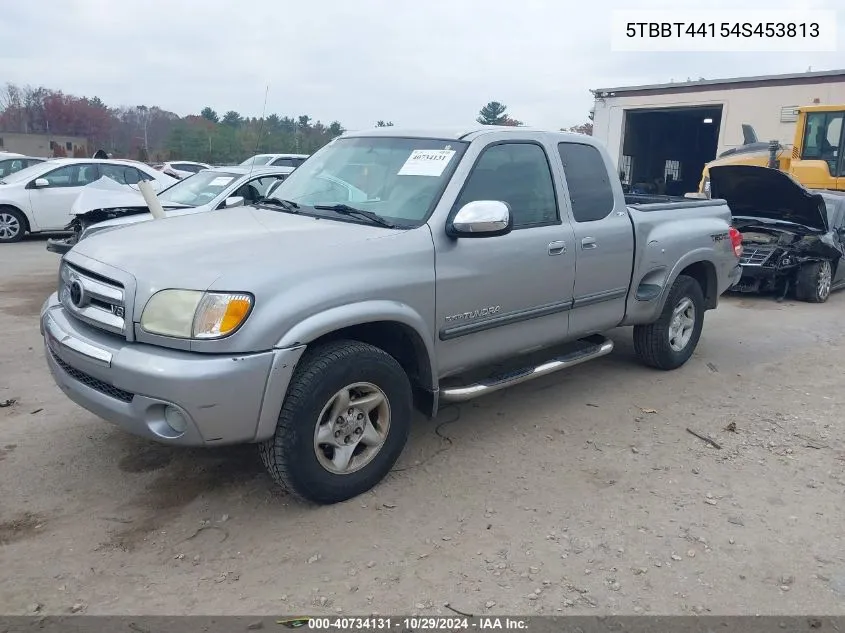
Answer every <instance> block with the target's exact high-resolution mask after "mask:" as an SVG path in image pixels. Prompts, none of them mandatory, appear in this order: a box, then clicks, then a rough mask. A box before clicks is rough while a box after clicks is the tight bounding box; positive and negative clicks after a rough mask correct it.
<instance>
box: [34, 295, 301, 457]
mask: <svg viewBox="0 0 845 633" xmlns="http://www.w3.org/2000/svg"><path fill="white" fill-rule="evenodd" d="M41 334H42V335H43V337H44V354H45V357H46V360H47V365H48V367H49V368H50V372H51V373H52V374H53V378H54V379H55V381H56V384H57V385H58V386H59V387H60V388H61V389H62V391H64V392H65V394H66V395H67V396H68V398H70V399H71V400H73V401H74V402H76V403H77V404H78V405H80V406H82V407H83V408H85V409H87V410H89V411H91V412H92V413H95V414H96V415H98V416H99V417H101V418H103V419H105V420H107V421H109V422H112V423H113V424H116V425H117V426H119V427H121V428H122V429H123V430H125V431H127V432H129V433H132V434H134V435H139V436H142V437H146V438H149V439H152V440H155V441H158V442H162V443H167V444H180V445H186V446H203V445H221V444H239V443H248V442H256V441H261V440H264V439H267V438H268V437H270V436H272V435H273V433H274V432H275V428H276V420H277V419H278V416H279V411H280V410H281V406H282V401H283V399H284V396H285V393H286V391H287V386H288V383H289V382H290V378H291V375H292V374H293V370H294V368H295V366H296V363H297V362H298V360H299V357H300V356H301V355H302V352H303V351H304V349H305V348H304V346H301V347H296V348H289V349H275V350H270V351H266V352H260V353H255V354H246V355H242V356H229V355H225V356H222V355H220V356H218V355H210V354H197V353H192V352H183V351H179V350H171V349H168V348H163V347H156V346H153V345H143V344H138V343H127V342H126V341H125V340H123V339H122V338H119V337H117V336H114V335H110V334H107V333H105V332H102V331H100V330H97V329H95V328H92V327H89V326H87V325H85V324H83V323H80V322H79V321H77V320H75V319H71V318H69V317H68V315H67V314H66V313H65V311H64V309H63V308H62V306H61V305H60V304H59V302H58V299H57V297H56V294H55V293H54V294H53V295H51V296H50V298H49V299H47V301H46V303H45V304H44V306H43V308H42V310H41ZM168 406H169V407H175V408H176V409H177V410H178V411H179V412H180V413H181V414H182V416H183V417H184V419H185V420H187V429H186V430H184V431H183V432H177V431H175V430H174V429H173V428H172V427H171V426H170V425H169V424H167V422H166V420H165V408H166V407H168Z"/></svg>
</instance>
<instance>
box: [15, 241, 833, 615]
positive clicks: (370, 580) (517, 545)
mask: <svg viewBox="0 0 845 633" xmlns="http://www.w3.org/2000/svg"><path fill="white" fill-rule="evenodd" d="M56 266H57V257H56V256H54V255H52V254H50V253H48V252H46V250H45V249H44V242H43V240H31V241H27V242H24V243H21V244H15V245H6V246H2V247H0V323H2V325H3V327H2V331H0V350H2V352H0V401H4V400H7V399H11V398H14V399H16V400H17V402H16V403H15V404H14V405H13V406H10V407H5V408H2V409H0V561H2V562H0V566H2V574H0V612H4V613H8V614H24V613H31V612H33V611H35V610H40V611H41V612H42V613H67V612H69V611H70V610H75V611H79V612H85V613H89V614H106V613H109V614H118V613H126V614H183V613H185V614H187V613H190V614H223V613H227V614H248V613H267V614H271V613H303V612H310V613H314V614H318V613H333V612H339V613H340V612H342V613H345V614H365V613H373V612H376V613H382V614H386V613H411V612H418V613H427V614H434V613H438V612H442V613H449V611H448V609H446V608H445V607H444V603H447V602H448V603H450V604H451V605H452V606H453V607H455V608H457V609H459V610H461V611H465V612H470V613H475V614H480V613H493V614H503V613H512V614H535V613H540V614H556V613H561V612H563V613H573V614H576V613H577V614H593V613H611V612H612V613H625V614H630V613H653V614H684V613H708V612H711V613H717V614H734V613H736V614H739V613H743V614H749V613H761V614H767V613H771V614H787V613H792V614H795V613H816V614H817V613H830V614H833V613H840V614H841V613H845V548H843V541H842V534H843V532H842V523H843V510H842V500H843V492H844V491H845V429H843V424H842V423H841V420H842V416H841V414H840V413H839V411H840V410H841V407H842V405H843V402H844V401H845V390H844V389H843V387H845V383H843V378H842V376H843V374H842V371H841V369H840V367H841V359H842V358H843V353H845V345H843V342H845V340H843V336H842V330H843V328H842V324H843V321H845V318H843V314H845V293H839V294H838V295H834V297H832V298H831V300H830V301H829V302H828V303H827V304H824V305H820V306H816V305H807V304H801V303H792V302H788V301H787V302H785V303H783V304H778V303H776V302H774V301H773V300H771V299H757V298H754V299H748V298H740V299H737V298H730V299H726V300H724V301H723V303H722V305H721V306H720V307H719V309H718V310H717V311H716V312H711V313H708V316H707V322H706V324H705V331H704V335H703V337H702V340H701V343H700V345H699V349H698V352H697V353H696V355H695V356H694V358H693V359H692V360H691V361H690V362H689V363H688V364H687V365H686V366H685V367H684V368H682V369H680V370H678V371H675V372H671V373H662V372H655V371H651V370H648V369H645V368H643V367H641V366H639V365H638V364H637V362H636V361H635V359H634V357H633V353H632V350H631V344H630V332H629V331H627V330H620V331H618V332H615V333H614V334H613V338H614V340H615V341H616V342H617V344H618V345H617V351H616V352H615V353H614V354H612V355H611V356H610V357H607V358H605V359H602V360H599V361H596V362H594V363H592V364H587V365H584V366H582V367H579V368H577V369H575V370H573V371H571V372H569V373H564V374H558V375H557V376H550V377H547V378H545V379H541V380H539V381H536V382H533V383H526V384H524V385H521V386H520V387H517V388H514V389H511V390H509V391H505V392H500V393H498V394H495V395H493V396H491V397H488V398H486V399H483V400H479V401H477V402H475V403H473V404H471V405H465V406H462V407H460V408H458V407H451V408H449V409H447V410H445V411H444V412H443V413H442V414H441V415H440V417H439V418H438V419H437V420H435V421H432V422H429V421H425V420H420V421H419V424H418V425H417V427H416V429H415V432H414V434H413V437H412V439H411V442H410V444H409V446H408V448H407V449H406V451H405V454H404V455H403V457H402V459H401V461H400V464H399V465H398V466H397V468H396V472H394V473H393V474H392V475H390V476H389V477H388V479H387V480H386V481H384V482H383V483H382V484H381V485H380V486H378V487H377V488H376V489H375V490H374V491H372V492H371V493H370V494H367V495H365V496H363V497H361V498H358V499H355V500H352V501H350V502H347V503H344V504H339V505H336V506H332V507H311V506H306V505H303V504H300V503H297V502H294V501H291V500H289V499H288V498H286V497H285V495H284V494H282V493H280V492H279V491H277V490H276V489H274V487H273V485H272V484H271V482H270V480H269V478H268V477H267V476H265V475H264V473H263V471H262V469H261V466H260V464H259V462H258V460H257V458H256V454H255V451H254V448H253V447H241V448H235V449H225V450H224V449H218V450H213V451H212V450H185V449H178V450H173V449H168V448H166V447H161V446H158V445H153V444H150V443H148V442H146V441H141V440H138V439H135V438H133V437H130V436H128V435H125V434H124V433H122V432H120V431H118V430H117V429H115V428H114V427H112V426H110V425H109V424H107V423H105V422H103V421H101V420H99V419H97V418H95V417H94V416H93V415H91V414H89V413H87V412H86V411H84V410H83V409H81V408H79V407H77V406H76V405H74V404H72V403H71V402H70V401H69V400H67V399H66V398H65V397H64V396H63V395H62V394H61V392H60V391H59V390H58V388H56V387H55V386H54V384H53V382H52V380H51V378H50V376H49V373H48V371H47V368H46V366H45V363H44V360H43V355H42V347H41V337H40V335H39V332H38V310H39V308H40V306H41V303H42V301H43V300H44V298H45V297H46V296H47V294H49V293H50V292H51V291H52V289H53V286H54V285H55V277H56ZM729 425H730V426H731V427H733V426H734V425H735V429H736V430H735V432H734V431H730V430H726V427H728V426H729ZM687 427H689V428H690V429H692V430H694V431H697V432H699V433H701V434H705V435H708V436H710V437H712V438H713V439H715V440H716V442H718V443H719V444H720V445H721V449H716V448H714V447H712V446H709V445H708V444H706V443H705V442H703V441H701V440H700V439H697V438H696V437H694V436H693V435H691V434H690V433H688V432H687V431H686V428H687Z"/></svg>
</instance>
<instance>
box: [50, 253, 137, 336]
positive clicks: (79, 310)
mask: <svg viewBox="0 0 845 633" xmlns="http://www.w3.org/2000/svg"><path fill="white" fill-rule="evenodd" d="M60 276H61V281H60V285H59V301H61V303H62V306H63V307H64V308H65V310H67V311H68V312H69V313H70V314H71V315H73V316H74V317H76V318H77V319H79V320H80V321H84V322H85V323H87V324H88V325H91V326H93V327H96V328H99V329H101V330H105V331H106V332H111V333H112V334H119V335H121V336H125V335H126V320H125V310H126V303H125V297H124V287H123V284H121V283H120V282H117V281H114V280H113V279H108V278H106V277H103V276H102V275H98V274H97V273H93V272H91V271H87V270H84V269H83V268H80V267H78V266H74V265H71V264H68V263H63V264H62V267H61V272H60Z"/></svg>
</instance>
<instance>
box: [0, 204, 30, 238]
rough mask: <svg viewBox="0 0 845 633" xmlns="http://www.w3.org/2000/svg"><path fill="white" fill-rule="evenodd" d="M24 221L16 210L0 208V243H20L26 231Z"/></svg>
mask: <svg viewBox="0 0 845 633" xmlns="http://www.w3.org/2000/svg"><path fill="white" fill-rule="evenodd" d="M25 226H26V220H25V219H24V217H23V214H22V213H21V212H20V211H18V210H17V209H12V208H10V207H0V243H3V242H7V243H11V242H20V241H21V240H22V239H23V235H24V232H25V231H26V229H25V228H24V227H25Z"/></svg>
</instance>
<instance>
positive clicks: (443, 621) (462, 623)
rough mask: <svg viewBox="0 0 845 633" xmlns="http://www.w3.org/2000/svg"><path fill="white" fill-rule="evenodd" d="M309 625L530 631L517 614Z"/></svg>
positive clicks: (312, 624) (313, 624)
mask: <svg viewBox="0 0 845 633" xmlns="http://www.w3.org/2000/svg"><path fill="white" fill-rule="evenodd" d="M308 628H309V629H312V630H318V631H370V630H372V631H378V630H383V631H390V630H394V631H467V630H473V629H475V630H512V631H527V630H528V621H527V619H526V618H514V617H486V616H482V617H474V618H464V617H426V616H421V617H416V616H411V617H397V618H390V617H369V618H338V617H326V618H319V617H317V618H309V619H308Z"/></svg>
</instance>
